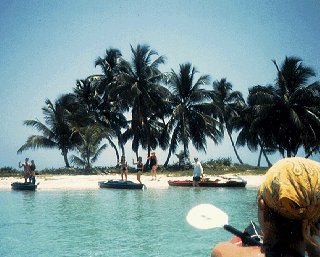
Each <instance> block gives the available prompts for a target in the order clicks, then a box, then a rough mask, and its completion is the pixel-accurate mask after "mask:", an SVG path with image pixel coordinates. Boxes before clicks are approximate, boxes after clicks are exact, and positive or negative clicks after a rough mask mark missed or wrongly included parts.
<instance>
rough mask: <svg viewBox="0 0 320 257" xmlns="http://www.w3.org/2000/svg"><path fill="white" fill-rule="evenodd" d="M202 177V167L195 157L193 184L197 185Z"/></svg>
mask: <svg viewBox="0 0 320 257" xmlns="http://www.w3.org/2000/svg"><path fill="white" fill-rule="evenodd" d="M202 177H203V168H202V165H201V163H200V162H199V159H198V158H197V157H195V158H194V163H193V186H194V187H198V186H199V181H200V180H201V178H202Z"/></svg>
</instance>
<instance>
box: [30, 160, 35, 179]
mask: <svg viewBox="0 0 320 257" xmlns="http://www.w3.org/2000/svg"><path fill="white" fill-rule="evenodd" d="M29 181H30V182H31V183H32V184H35V183H36V165H35V163H34V160H31V164H30V177H29Z"/></svg>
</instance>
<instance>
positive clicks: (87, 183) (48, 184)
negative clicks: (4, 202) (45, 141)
mask: <svg viewBox="0 0 320 257" xmlns="http://www.w3.org/2000/svg"><path fill="white" fill-rule="evenodd" d="M213 177H214V176H206V178H213ZM240 177H241V178H242V179H244V180H246V181H247V185H246V187H259V185H260V184H261V182H262V180H263V178H264V175H244V176H240ZM110 179H113V180H119V179H121V177H120V174H107V175H39V176H37V177H36V183H39V185H38V188H37V191H55V190H57V191H59V190H66V191H67V190H94V189H99V185H98V182H99V181H107V180H110ZM184 179H189V180H191V179H192V177H190V176H188V177H174V176H172V177H171V176H166V175H162V174H158V176H157V180H151V176H143V175H142V176H141V181H142V183H143V184H145V186H146V187H147V188H153V189H166V188H168V187H169V184H168V181H169V180H184ZM128 180H131V181H133V182H136V183H137V177H136V175H132V174H129V175H128ZM12 182H24V179H23V178H22V177H1V178H0V191H3V190H11V183H12Z"/></svg>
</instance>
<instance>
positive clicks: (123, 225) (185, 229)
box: [0, 188, 257, 257]
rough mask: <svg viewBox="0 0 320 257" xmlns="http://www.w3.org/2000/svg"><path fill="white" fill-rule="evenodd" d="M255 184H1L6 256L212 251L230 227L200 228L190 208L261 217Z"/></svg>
mask: <svg viewBox="0 0 320 257" xmlns="http://www.w3.org/2000/svg"><path fill="white" fill-rule="evenodd" d="M256 191H257V189H256V188H245V189H228V188H220V189H219V188H214V189H206V188H200V189H196V188H168V189H147V190H143V191H142V190H141V191H135V190H131V191H130V190H112V189H97V190H92V191H54V192H53V191H41V189H39V190H38V191H36V192H22V191H1V192H0V256H2V257H6V256H68V257H71V256H110V257H114V256H121V257H122V256H137V257H142V256H148V257H149V256H159V257H160V256H166V257H170V256H172V257H174V256H179V257H180V256H190V257H195V256H210V252H211V248H212V246H213V245H214V244H216V243H217V242H219V241H221V240H229V239H230V238H231V234H229V233H228V232H226V231H224V230H223V229H222V228H217V229H211V230H197V229H195V228H193V227H191V226H190V225H189V224H188V223H187V222H186V219H185V217H186V215H187V213H188V211H189V210H190V209H191V208H192V207H194V206H195V205H198V204H200V203H211V204H214V205H215V206H217V207H218V208H220V209H222V210H224V211H225V212H226V213H228V215H229V224H231V225H233V226H235V227H236V228H238V229H240V230H242V229H243V228H244V227H246V225H248V223H249V221H250V220H254V221H256V212H257V209H256V205H255V198H256Z"/></svg>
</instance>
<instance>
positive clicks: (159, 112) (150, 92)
mask: <svg viewBox="0 0 320 257" xmlns="http://www.w3.org/2000/svg"><path fill="white" fill-rule="evenodd" d="M131 51H132V55H133V56H132V61H131V63H129V62H127V64H126V68H125V69H124V68H122V72H121V73H120V76H119V77H118V79H119V80H118V82H119V83H118V84H116V85H115V87H114V88H113V89H112V92H111V95H112V96H113V97H115V96H116V99H119V101H120V102H121V103H122V104H123V105H125V106H128V107H130V109H131V122H130V127H129V128H128V129H127V130H126V132H125V133H124V135H123V138H124V141H125V142H126V141H127V140H128V139H132V150H133V151H134V152H135V153H136V155H138V149H139V146H141V147H142V148H143V149H147V150H148V154H150V151H151V147H152V148H153V147H155V146H156V145H155V144H154V143H152V140H153V139H152V138H151V137H152V129H153V128H152V124H151V121H153V120H155V119H156V118H155V117H157V118H160V119H161V118H162V117H163V115H164V112H163V109H166V108H164V106H166V104H167V103H168V95H169V92H168V90H167V89H166V88H165V87H163V86H162V85H161V84H160V83H161V81H162V79H163V77H164V76H163V74H162V73H161V71H160V70H159V69H158V67H159V65H160V64H163V63H164V62H165V57H164V56H158V53H157V52H156V51H154V50H151V49H150V47H149V46H148V45H137V47H136V48H133V47H132V46H131ZM154 56H157V57H156V58H155V59H154V58H153V57H154ZM122 67H124V65H123V66H122ZM153 124H154V125H155V124H157V123H153Z"/></svg>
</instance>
